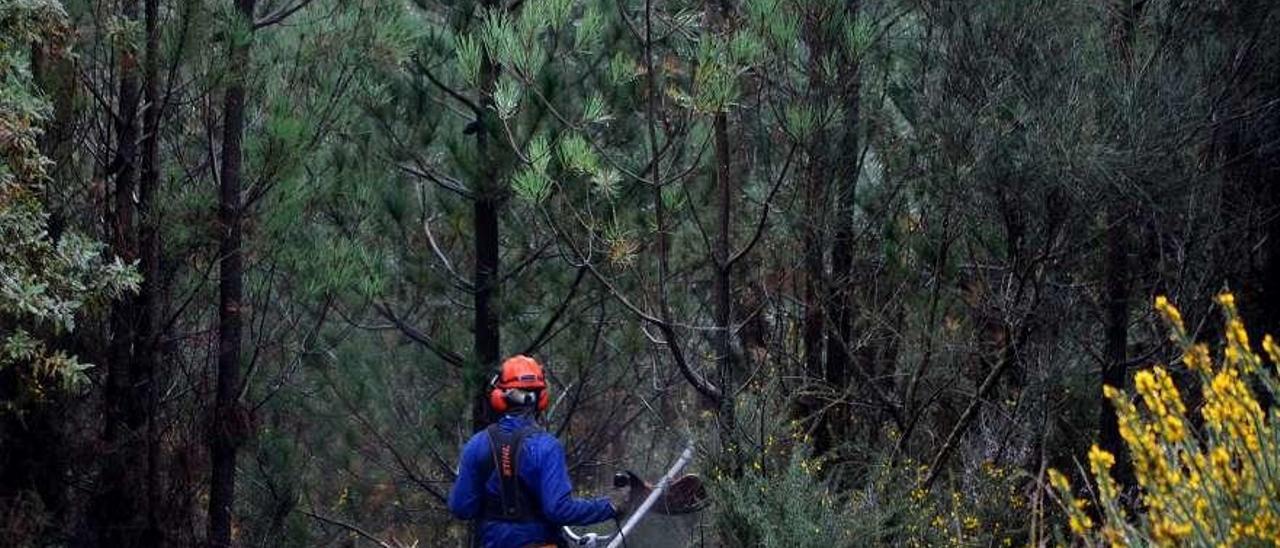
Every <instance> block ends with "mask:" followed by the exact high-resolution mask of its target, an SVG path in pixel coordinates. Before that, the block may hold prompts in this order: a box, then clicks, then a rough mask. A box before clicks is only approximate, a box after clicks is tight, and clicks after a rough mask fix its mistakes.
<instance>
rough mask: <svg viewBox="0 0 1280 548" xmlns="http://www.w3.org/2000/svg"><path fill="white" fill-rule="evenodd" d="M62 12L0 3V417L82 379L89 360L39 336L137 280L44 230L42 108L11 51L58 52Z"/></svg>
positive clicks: (50, 6) (81, 243)
mask: <svg viewBox="0 0 1280 548" xmlns="http://www.w3.org/2000/svg"><path fill="white" fill-rule="evenodd" d="M64 17H65V14H64V13H63V11H62V8H61V5H60V4H58V3H57V2H46V1H5V2H3V3H0V75H3V82H2V83H0V162H2V163H0V242H4V246H3V247H0V375H5V376H9V377H10V378H12V379H16V382H14V383H13V384H14V385H15V386H16V387H17V390H16V391H15V392H14V393H12V394H11V395H10V396H9V399H7V400H0V414H2V413H5V412H10V411H18V410H21V408H22V407H24V406H25V405H26V404H28V403H31V402H39V401H41V400H43V399H44V397H45V396H46V395H47V394H48V393H49V392H50V391H52V390H55V389H70V388H74V387H77V386H81V385H83V384H84V383H85V382H86V381H87V380H88V379H87V377H86V376H85V371H86V370H87V369H89V368H90V367H91V366H90V365H89V364H85V363H81V362H80V361H78V360H77V359H76V358H75V357H73V356H71V355H70V354H68V353H66V352H64V351H62V350H58V349H55V348H52V347H51V344H50V343H49V342H48V339H47V337H48V336H54V335H60V334H64V333H67V332H70V331H72V330H74V329H75V327H76V317H77V315H78V314H80V313H81V312H82V310H83V309H84V308H86V307H88V306H92V305H94V304H101V303H103V302H105V301H107V300H109V299H113V298H117V297H120V296H122V295H123V294H125V293H127V292H131V291H135V290H136V289H137V287H138V284H139V282H140V281H141V280H140V278H139V276H138V274H137V272H136V271H135V270H134V268H133V267H132V266H130V265H125V264H124V263H123V262H121V261H120V260H119V259H118V258H110V257H109V256H108V255H107V253H106V252H105V246H104V245H103V244H101V243H99V242H96V241H93V240H92V239H90V238H89V237H87V236H84V235H82V234H79V233H76V232H67V233H64V234H63V235H62V236H61V237H59V238H57V239H56V240H55V239H54V238H53V237H52V236H51V235H50V234H49V232H48V229H47V227H48V224H49V215H48V213H46V212H45V210H44V205H43V204H42V203H41V202H40V200H39V198H38V196H39V191H40V189H41V188H42V187H43V185H44V184H45V183H46V182H47V174H46V169H47V167H48V166H49V163H50V162H49V160H48V159H47V158H45V157H44V156H43V155H42V154H41V153H40V151H39V148H38V147H37V146H36V137H37V136H38V135H39V132H40V129H39V124H40V123H41V122H43V121H44V120H45V118H46V113H47V106H46V105H45V103H44V101H43V99H42V98H41V96H40V94H39V92H38V90H36V88H35V84H34V83H33V82H32V80H31V75H30V72H29V70H28V61H27V60H26V59H25V57H24V56H25V55H26V54H25V53H19V52H29V51H30V49H29V47H23V46H26V45H27V44H29V43H35V44H37V45H38V46H41V47H45V48H50V49H51V51H52V52H53V53H57V52H56V48H58V47H60V44H59V41H60V40H61V39H62V38H63V36H64V33H65V32H66V27H65V26H64Z"/></svg>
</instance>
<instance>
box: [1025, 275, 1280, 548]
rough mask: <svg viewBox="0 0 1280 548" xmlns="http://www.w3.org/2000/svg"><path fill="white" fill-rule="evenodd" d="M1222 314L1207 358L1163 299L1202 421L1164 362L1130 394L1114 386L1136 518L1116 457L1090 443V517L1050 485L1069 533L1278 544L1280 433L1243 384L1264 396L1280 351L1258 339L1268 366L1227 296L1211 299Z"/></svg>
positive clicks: (1277, 385)
mask: <svg viewBox="0 0 1280 548" xmlns="http://www.w3.org/2000/svg"><path fill="white" fill-rule="evenodd" d="M1217 302H1218V304H1219V306H1220V307H1221V308H1222V311H1223V313H1224V316H1225V317H1226V324H1225V327H1224V331H1225V342H1224V344H1223V348H1222V350H1221V355H1220V356H1217V363H1215V360H1214V356H1212V355H1211V352H1210V349H1209V347H1208V345H1206V344H1203V343H1199V344H1197V343H1195V342H1193V341H1192V340H1191V338H1190V336H1189V335H1188V334H1187V330H1186V327H1185V325H1184V324H1183V322H1182V316H1181V314H1180V313H1179V312H1178V309H1177V308H1175V307H1174V306H1173V305H1172V304H1170V303H1169V301H1168V300H1167V299H1165V298H1164V297H1160V298H1157V299H1156V302H1155V307H1156V309H1157V310H1158V311H1159V312H1160V314H1161V316H1163V317H1164V320H1165V322H1166V323H1168V324H1169V326H1170V332H1171V338H1172V339H1173V341H1174V342H1176V343H1177V344H1178V345H1179V346H1180V347H1181V348H1182V351H1183V354H1182V363H1183V365H1184V366H1185V367H1186V368H1187V369H1188V370H1190V371H1191V372H1193V373H1194V375H1195V376H1196V377H1198V378H1199V379H1200V383H1201V392H1202V394H1203V404H1202V406H1201V407H1200V411H1199V413H1200V416H1201V417H1202V418H1203V419H1204V423H1203V426H1201V427H1195V426H1193V425H1192V424H1191V423H1190V421H1189V420H1188V415H1187V405H1186V403H1185V402H1184V400H1183V398H1182V397H1181V395H1180V394H1179V392H1178V388H1177V386H1176V385H1175V384H1174V382H1173V379H1172V377H1171V375H1170V373H1169V371H1168V370H1167V369H1165V368H1164V367H1160V366H1157V367H1153V368H1151V369H1150V370H1144V371H1140V372H1138V373H1137V374H1136V375H1134V387H1135V389H1136V391H1137V393H1138V396H1139V397H1138V398H1137V399H1140V400H1141V402H1140V404H1141V405H1139V402H1137V400H1136V399H1134V400H1131V399H1130V397H1129V396H1128V394H1126V393H1125V392H1124V391H1123V390H1120V389H1118V388H1116V387H1110V386H1107V387H1104V393H1105V395H1106V397H1107V398H1108V399H1110V400H1111V401H1112V402H1113V403H1114V405H1115V408H1116V410H1117V414H1118V416H1119V423H1120V435H1121V437H1122V438H1123V439H1124V442H1125V445H1126V446H1127V447H1128V449H1129V452H1130V455H1131V456H1130V460H1131V461H1132V464H1133V469H1134V475H1135V478H1136V479H1137V482H1138V486H1139V487H1140V488H1141V507H1142V511H1141V513H1140V515H1138V516H1136V519H1130V516H1128V515H1127V514H1126V510H1125V509H1124V507H1123V505H1122V504H1121V503H1120V502H1119V500H1118V490H1119V488H1118V486H1117V485H1116V483H1115V481H1114V480H1113V479H1112V478H1111V475H1110V472H1109V470H1110V468H1111V467H1112V466H1113V465H1114V464H1115V457H1114V456H1113V455H1111V454H1110V453H1108V452H1106V451H1104V450H1102V449H1100V448H1098V446H1096V445H1095V446H1093V449H1092V450H1090V452H1089V467H1090V472H1091V473H1092V475H1093V477H1094V480H1095V481H1096V485H1097V496H1096V504H1097V505H1098V506H1099V511H1098V512H1096V513H1094V515H1096V516H1098V517H1099V519H1100V521H1101V522H1102V523H1100V524H1095V523H1094V520H1093V518H1092V517H1090V515H1089V513H1088V512H1087V511H1086V509H1087V506H1088V503H1087V502H1086V501H1085V500H1077V499H1076V498H1075V497H1074V496H1073V495H1072V494H1071V489H1070V485H1069V484H1068V482H1067V479H1066V477H1064V476H1063V475H1062V474H1061V473H1060V472H1058V471H1053V470H1051V471H1050V482H1051V483H1052V485H1053V487H1054V489H1055V490H1056V491H1057V492H1058V494H1059V495H1061V497H1062V498H1063V499H1064V502H1065V504H1064V506H1065V508H1066V510H1067V513H1068V515H1069V518H1070V522H1069V523H1070V528H1071V530H1072V532H1073V533H1074V534H1076V535H1077V536H1078V537H1079V538H1080V539H1082V540H1083V541H1084V542H1085V543H1086V544H1088V545H1091V546H1092V545H1099V544H1110V545H1113V546H1141V545H1148V544H1155V545H1159V546H1175V545H1184V544H1196V545H1201V546H1251V545H1255V546H1261V545H1265V546H1273V545H1276V544H1280V439H1278V438H1277V430H1276V429H1275V421H1276V415H1275V411H1274V410H1272V411H1270V414H1268V412H1267V411H1266V410H1264V409H1263V407H1262V406H1261V405H1259V403H1258V398H1257V395H1256V394H1255V392H1254V390H1253V388H1252V387H1251V386H1250V383H1251V382H1254V383H1257V384H1259V385H1260V386H1261V388H1262V389H1263V390H1265V391H1267V392H1268V393H1270V394H1276V393H1277V389H1280V379H1278V378H1277V375H1276V371H1275V368H1274V365H1276V364H1280V348H1277V344H1276V342H1275V340H1274V339H1272V338H1271V337H1270V336H1267V337H1265V338H1264V339H1263V343H1262V348H1263V350H1264V352H1265V353H1266V354H1267V355H1268V357H1269V359H1270V361H1271V362H1272V365H1273V367H1270V368H1267V367H1265V366H1264V365H1263V359H1262V357H1261V356H1259V355H1258V354H1257V353H1256V352H1255V351H1254V350H1253V347H1252V346H1251V345H1250V344H1249V335H1248V333H1247V332H1246V331H1245V328H1244V323H1243V322H1242V321H1241V320H1240V317H1239V314H1238V313H1237V311H1236V304H1235V298H1234V297H1233V296H1232V295H1231V294H1230V293H1224V294H1222V295H1219V296H1218V298H1217Z"/></svg>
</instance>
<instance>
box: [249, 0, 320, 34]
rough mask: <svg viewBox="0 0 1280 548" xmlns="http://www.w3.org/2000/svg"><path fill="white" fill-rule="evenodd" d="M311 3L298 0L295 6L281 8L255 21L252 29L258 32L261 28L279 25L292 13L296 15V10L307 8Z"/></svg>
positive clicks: (309, 0) (307, 0)
mask: <svg viewBox="0 0 1280 548" xmlns="http://www.w3.org/2000/svg"><path fill="white" fill-rule="evenodd" d="M311 2H312V0H298V3H297V4H294V5H292V6H289V7H287V8H281V9H280V10H279V11H277V12H275V13H273V14H271V15H268V16H266V17H263V18H262V19H258V20H257V21H254V22H253V29H254V30H258V29H260V28H263V27H269V26H271V25H275V24H278V23H281V22H283V21H284V20H285V19H288V18H289V16H290V15H293V14H294V13H296V12H297V11H298V10H300V9H302V8H305V7H307V4H310V3H311Z"/></svg>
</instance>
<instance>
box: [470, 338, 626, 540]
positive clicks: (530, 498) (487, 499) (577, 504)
mask: <svg viewBox="0 0 1280 548" xmlns="http://www.w3.org/2000/svg"><path fill="white" fill-rule="evenodd" d="M491 401H492V403H493V406H494V408H495V409H496V410H497V411H499V412H504V413H505V414H504V415H503V417H502V419H501V420H500V421H498V422H497V423H496V424H494V425H493V426H490V427H489V428H488V429H485V430H482V431H480V432H477V433H476V434H475V435H473V436H472V437H471V439H470V440H469V441H468V442H467V444H466V446H465V447H463V450H462V456H461V459H460V461H461V462H460V463H459V467H458V479H457V481H456V482H455V483H454V485H453V490H452V491H451V492H450V493H449V511H450V512H452V513H453V515H454V516H455V517H457V518H459V519H464V520H480V543H481V546H484V547H485V548H519V547H525V546H545V545H548V544H559V543H560V541H561V539H560V527H561V526H564V525H588V524H592V523H597V522H601V521H605V520H608V519H611V518H614V517H615V516H616V515H617V512H616V511H615V508H614V506H613V504H612V503H611V502H610V500H609V499H608V498H600V499H593V500H584V499H576V498H574V497H573V495H572V490H573V487H572V485H571V483H570V482H569V473H568V470H567V468H566V466H565V457H564V448H563V447H562V446H561V445H560V442H559V440H557V439H556V438H555V437H554V436H552V435H551V434H549V433H547V432H546V431H544V430H542V429H541V428H540V427H538V425H537V422H536V420H535V417H536V413H537V412H538V411H539V410H541V409H545V407H546V402H547V394H546V381H545V378H544V377H543V375H542V371H541V367H539V366H538V365H537V362H534V361H533V360H532V359H531V358H527V357H524V356H515V357H513V358H511V359H508V360H507V361H506V362H505V363H503V368H502V373H501V374H500V375H499V377H498V378H497V379H495V382H494V394H493V398H491ZM500 468H502V469H500ZM504 472H505V474H504ZM504 475H506V476H509V477H508V478H507V481H506V482H504V481H503V476H504Z"/></svg>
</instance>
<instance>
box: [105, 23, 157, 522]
mask: <svg viewBox="0 0 1280 548" xmlns="http://www.w3.org/2000/svg"><path fill="white" fill-rule="evenodd" d="M120 15H121V17H122V18H124V19H125V20H126V21H136V20H137V19H138V2H137V1H136V0H129V1H127V2H124V4H123V5H122V6H121V13H120ZM117 55H118V63H119V71H120V82H119V90H118V95H117V105H116V117H115V119H114V130H115V139H116V143H115V145H116V150H115V155H114V156H113V157H112V160H111V165H110V166H109V167H108V168H107V171H108V173H111V172H114V175H115V181H114V182H115V188H114V189H113V194H112V198H113V199H112V200H111V202H112V211H111V214H110V215H108V216H107V217H106V218H107V219H109V223H110V227H109V233H110V234H111V245H112V252H113V253H115V254H116V255H117V256H119V257H120V258H121V259H122V260H124V261H125V262H132V261H133V260H135V259H136V258H137V257H138V241H137V235H136V232H135V211H134V195H135V193H136V192H137V188H136V184H137V173H138V170H137V162H138V151H137V142H138V126H137V117H138V104H139V82H138V60H139V58H138V55H137V51H136V50H134V49H132V48H129V47H127V46H126V47H123V48H120V50H119V51H118V52H117ZM140 304H141V302H140V298H139V297H138V296H136V295H125V296H122V297H121V298H120V299H118V300H116V301H115V302H114V303H112V305H111V321H110V328H111V331H110V333H111V335H110V342H109V344H108V351H107V352H108V356H107V363H106V381H105V384H106V392H105V397H104V404H105V406H106V412H105V419H106V425H105V429H104V431H103V442H104V445H105V446H106V448H107V454H106V455H105V458H104V459H103V460H102V470H101V485H102V487H101V489H102V490H101V492H100V493H99V494H98V496H97V498H96V500H95V506H96V508H95V511H94V513H95V522H96V525H97V534H98V542H99V543H100V544H101V545H103V546H136V545H138V544H140V540H141V534H142V532H143V530H144V528H145V521H144V520H145V518H146V515H147V513H148V510H147V504H148V500H147V498H146V490H145V488H144V484H143V482H144V481H145V477H146V476H145V466H146V463H145V456H146V451H145V439H144V437H143V436H144V434H145V428H144V427H145V424H146V407H145V406H144V405H143V403H142V401H141V400H139V398H138V395H139V392H140V391H142V390H145V388H144V387H142V386H139V384H138V382H137V371H138V369H139V365H138V364H137V363H136V360H135V358H136V357H137V352H138V348H137V346H138V338H137V336H138V333H137V328H138V320H139V319H140V317H141V314H140V313H139V305H140Z"/></svg>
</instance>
